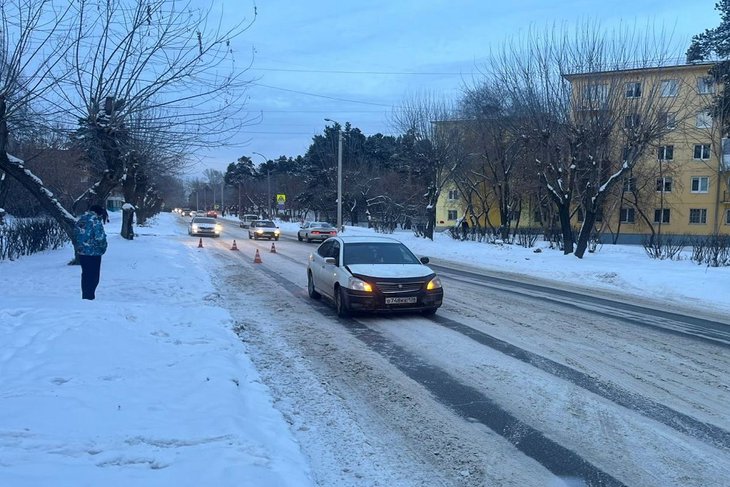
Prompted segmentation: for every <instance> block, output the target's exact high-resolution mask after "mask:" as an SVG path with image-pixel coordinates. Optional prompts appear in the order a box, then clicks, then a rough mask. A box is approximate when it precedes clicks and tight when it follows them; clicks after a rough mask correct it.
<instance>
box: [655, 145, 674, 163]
mask: <svg viewBox="0 0 730 487" xmlns="http://www.w3.org/2000/svg"><path fill="white" fill-rule="evenodd" d="M657 159H659V160H660V161H671V160H672V159H674V146H673V145H662V146H659V149H658V151H657Z"/></svg>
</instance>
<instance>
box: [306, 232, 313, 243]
mask: <svg viewBox="0 0 730 487" xmlns="http://www.w3.org/2000/svg"><path fill="white" fill-rule="evenodd" d="M311 241H312V239H311V238H309V234H307V243H310V242H311Z"/></svg>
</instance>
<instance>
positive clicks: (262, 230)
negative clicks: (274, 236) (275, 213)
mask: <svg viewBox="0 0 730 487" xmlns="http://www.w3.org/2000/svg"><path fill="white" fill-rule="evenodd" d="M256 233H264V229H263V228H257V229H256Z"/></svg>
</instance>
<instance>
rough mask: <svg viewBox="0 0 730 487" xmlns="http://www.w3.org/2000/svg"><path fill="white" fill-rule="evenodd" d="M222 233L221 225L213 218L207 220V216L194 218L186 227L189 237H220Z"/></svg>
mask: <svg viewBox="0 0 730 487" xmlns="http://www.w3.org/2000/svg"><path fill="white" fill-rule="evenodd" d="M222 231H223V225H221V224H220V223H218V222H217V221H216V219H215V218H209V217H207V216H194V217H193V219H192V220H190V224H189V225H188V234H189V235H206V236H209V237H220V236H221V232H222Z"/></svg>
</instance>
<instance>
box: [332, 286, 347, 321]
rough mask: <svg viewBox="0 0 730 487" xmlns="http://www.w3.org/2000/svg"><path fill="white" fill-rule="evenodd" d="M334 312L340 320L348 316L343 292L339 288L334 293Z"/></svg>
mask: <svg viewBox="0 0 730 487" xmlns="http://www.w3.org/2000/svg"><path fill="white" fill-rule="evenodd" d="M335 310H336V311H337V316H339V317H340V318H346V317H348V316H349V315H350V308H349V307H348V306H347V298H346V297H345V291H343V290H342V288H341V287H340V288H337V291H335Z"/></svg>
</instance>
